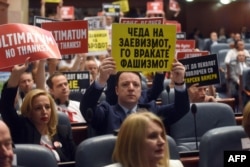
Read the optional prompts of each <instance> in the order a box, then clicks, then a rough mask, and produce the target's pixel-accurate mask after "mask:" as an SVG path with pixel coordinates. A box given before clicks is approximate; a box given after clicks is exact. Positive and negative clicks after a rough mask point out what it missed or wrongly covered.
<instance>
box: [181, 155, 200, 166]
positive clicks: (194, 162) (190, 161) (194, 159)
mask: <svg viewBox="0 0 250 167" xmlns="http://www.w3.org/2000/svg"><path fill="white" fill-rule="evenodd" d="M180 160H181V162H182V164H183V166H184V167H199V156H190V157H181V158H180Z"/></svg>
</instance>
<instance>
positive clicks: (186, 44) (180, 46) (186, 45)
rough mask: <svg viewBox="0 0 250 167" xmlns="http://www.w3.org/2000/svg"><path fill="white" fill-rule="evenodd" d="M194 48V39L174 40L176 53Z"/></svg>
mask: <svg viewBox="0 0 250 167" xmlns="http://www.w3.org/2000/svg"><path fill="white" fill-rule="evenodd" d="M194 49H195V40H177V41H176V53H177V52H190V51H193V50H194Z"/></svg>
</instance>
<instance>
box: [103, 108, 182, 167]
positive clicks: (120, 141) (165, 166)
mask: <svg viewBox="0 0 250 167" xmlns="http://www.w3.org/2000/svg"><path fill="white" fill-rule="evenodd" d="M112 158H113V161H114V162H116V164H112V165H108V166H106V167H128V166H129V167H139V166H141V167H152V166H153V167H157V166H159V167H183V165H182V163H181V161H180V160H171V159H170V157H169V147H168V142H167V138H166V131H165V127H164V124H163V122H162V120H161V119H160V118H159V117H157V116H156V115H155V114H153V113H152V112H148V111H146V112H145V111H144V112H142V111H140V112H137V113H133V114H131V115H129V116H128V117H127V118H126V119H125V120H124V122H123V123H122V125H121V128H120V130H119V132H118V137H117V141H116V144H115V148H114V152H113V156H112Z"/></svg>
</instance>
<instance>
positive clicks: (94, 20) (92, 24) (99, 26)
mask: <svg viewBox="0 0 250 167" xmlns="http://www.w3.org/2000/svg"><path fill="white" fill-rule="evenodd" d="M84 20H87V21H88V29H89V30H103V29H105V27H106V18H105V17H104V16H93V17H85V18H84Z"/></svg>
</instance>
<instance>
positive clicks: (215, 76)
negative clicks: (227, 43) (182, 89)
mask: <svg viewBox="0 0 250 167" xmlns="http://www.w3.org/2000/svg"><path fill="white" fill-rule="evenodd" d="M179 61H180V62H181V63H182V64H183V65H184V66H185V69H186V75H185V82H186V84H187V86H188V87H189V86H191V85H192V84H194V83H199V86H205V85H213V84H219V83H220V74H219V69H218V61H217V55H216V54H212V55H207V56H199V57H193V58H188V59H180V60H179Z"/></svg>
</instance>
